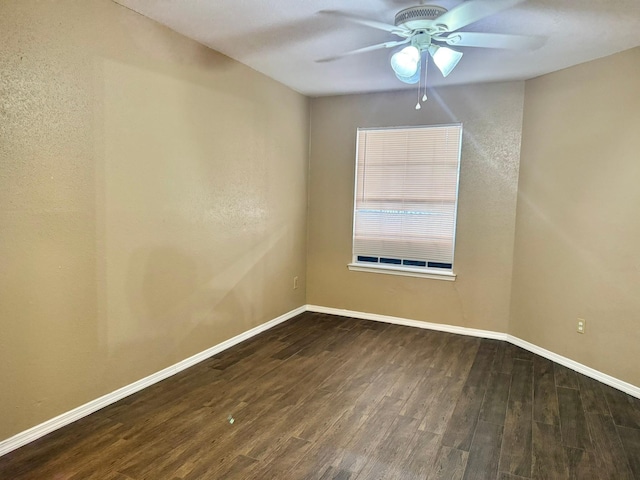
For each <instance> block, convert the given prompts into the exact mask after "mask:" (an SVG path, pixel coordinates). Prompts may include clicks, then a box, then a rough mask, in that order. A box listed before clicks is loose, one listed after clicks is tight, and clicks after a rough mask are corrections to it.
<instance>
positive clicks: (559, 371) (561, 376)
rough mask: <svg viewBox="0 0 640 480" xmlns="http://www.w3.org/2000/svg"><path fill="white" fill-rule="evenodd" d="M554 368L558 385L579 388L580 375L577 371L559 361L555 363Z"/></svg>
mask: <svg viewBox="0 0 640 480" xmlns="http://www.w3.org/2000/svg"><path fill="white" fill-rule="evenodd" d="M553 369H554V373H555V378H556V386H557V387H564V388H573V389H575V390H577V389H578V388H579V385H578V376H577V374H576V372H575V371H573V370H571V369H570V368H567V367H565V366H564V365H560V364H559V363H554V364H553Z"/></svg>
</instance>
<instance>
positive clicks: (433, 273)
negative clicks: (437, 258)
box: [347, 263, 456, 282]
mask: <svg viewBox="0 0 640 480" xmlns="http://www.w3.org/2000/svg"><path fill="white" fill-rule="evenodd" d="M347 266H348V267H349V270H352V271H354V272H370V273H386V274H387V275H402V276H405V277H420V278H431V279H433V280H445V281H448V282H455V281H456V274H455V273H453V272H442V271H438V270H427V269H420V270H418V269H417V268H407V267H391V266H389V267H388V266H382V265H363V264H362V263H350V264H349V265H347Z"/></svg>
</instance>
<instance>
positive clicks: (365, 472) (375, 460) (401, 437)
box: [356, 416, 419, 480]
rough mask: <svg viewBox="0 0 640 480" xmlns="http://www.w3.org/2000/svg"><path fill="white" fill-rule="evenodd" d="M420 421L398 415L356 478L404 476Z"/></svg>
mask: <svg viewBox="0 0 640 480" xmlns="http://www.w3.org/2000/svg"><path fill="white" fill-rule="evenodd" d="M418 426H419V422H418V420H416V419H415V418H411V417H403V416H398V417H396V419H395V421H394V422H393V424H392V425H391V427H390V428H389V430H387V432H386V434H385V436H384V437H383V439H382V441H381V442H380V443H379V444H378V445H377V446H376V448H375V449H374V450H372V451H371V452H370V453H369V455H368V457H369V460H368V461H367V463H366V464H365V465H364V467H363V468H362V470H361V471H360V473H359V474H358V476H357V477H356V478H359V479H381V480H383V479H386V478H404V477H405V475H404V467H405V465H406V459H407V458H408V457H409V455H410V453H411V450H412V449H413V440H414V438H415V437H416V435H417V434H418Z"/></svg>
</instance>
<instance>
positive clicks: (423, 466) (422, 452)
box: [402, 430, 442, 480]
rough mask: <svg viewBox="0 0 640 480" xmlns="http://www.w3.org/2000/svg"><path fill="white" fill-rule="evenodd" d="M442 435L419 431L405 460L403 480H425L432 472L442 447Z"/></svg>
mask: <svg viewBox="0 0 640 480" xmlns="http://www.w3.org/2000/svg"><path fill="white" fill-rule="evenodd" d="M441 439H442V437H441V435H438V434H435V433H431V432H424V431H420V430H419V431H418V433H416V436H415V437H414V439H413V442H412V445H411V447H412V448H411V452H410V453H409V456H408V457H407V458H406V460H405V464H404V465H405V468H404V471H403V476H402V480H424V479H425V478H427V477H428V476H429V473H430V472H431V471H432V468H433V465H434V461H435V459H436V455H437V454H438V451H439V449H440V445H441Z"/></svg>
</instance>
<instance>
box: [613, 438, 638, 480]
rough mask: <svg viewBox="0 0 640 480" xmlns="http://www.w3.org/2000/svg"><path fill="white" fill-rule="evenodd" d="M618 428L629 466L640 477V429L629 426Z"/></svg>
mask: <svg viewBox="0 0 640 480" xmlns="http://www.w3.org/2000/svg"><path fill="white" fill-rule="evenodd" d="M617 430H618V435H619V436H620V440H621V441H622V445H623V447H624V451H625V452H626V454H627V461H628V462H629V467H630V468H631V471H632V472H633V474H634V475H635V478H640V430H638V429H636V428H627V427H617Z"/></svg>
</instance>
